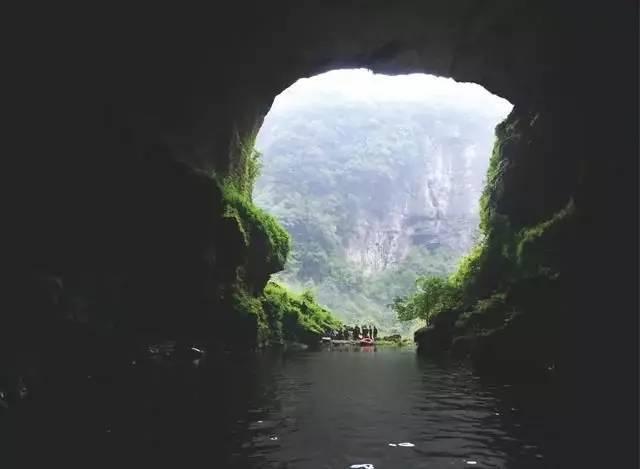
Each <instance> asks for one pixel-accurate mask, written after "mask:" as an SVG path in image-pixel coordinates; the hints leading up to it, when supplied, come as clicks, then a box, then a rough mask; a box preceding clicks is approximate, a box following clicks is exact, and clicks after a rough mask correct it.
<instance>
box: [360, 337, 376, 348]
mask: <svg viewBox="0 0 640 469" xmlns="http://www.w3.org/2000/svg"><path fill="white" fill-rule="evenodd" d="M375 344H376V343H375V341H374V340H373V339H372V338H371V337H364V338H362V339H360V345H362V346H366V345H375Z"/></svg>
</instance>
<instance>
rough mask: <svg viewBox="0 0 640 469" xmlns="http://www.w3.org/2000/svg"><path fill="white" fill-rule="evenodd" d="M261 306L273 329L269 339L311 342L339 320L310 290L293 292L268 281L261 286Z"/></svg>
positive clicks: (338, 323)
mask: <svg viewBox="0 0 640 469" xmlns="http://www.w3.org/2000/svg"><path fill="white" fill-rule="evenodd" d="M262 306H263V309H264V311H265V313H266V317H267V318H268V323H269V326H270V328H271V331H272V334H273V336H272V341H273V342H282V341H283V340H287V341H296V342H303V343H312V342H315V341H317V340H319V339H320V337H321V336H322V335H324V334H326V333H327V332H328V331H331V330H337V329H340V328H341V327H342V323H341V322H340V321H339V320H338V319H336V318H335V317H334V316H333V314H332V313H331V312H330V311H329V310H327V309H325V308H323V307H322V306H320V305H319V304H318V303H317V302H316V301H315V298H314V296H313V294H312V293H311V292H310V291H305V292H304V293H302V294H301V295H296V294H294V293H292V292H290V291H288V290H287V289H286V288H284V287H283V286H281V285H279V284H277V283H275V282H269V283H268V284H267V286H266V288H265V290H264V295H263V297H262Z"/></svg>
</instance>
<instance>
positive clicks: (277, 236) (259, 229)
mask: <svg viewBox="0 0 640 469" xmlns="http://www.w3.org/2000/svg"><path fill="white" fill-rule="evenodd" d="M222 192H223V197H224V202H225V216H226V217H228V218H233V219H235V220H236V222H237V223H238V227H239V228H240V231H241V233H242V235H243V237H244V241H245V245H246V246H247V247H250V246H251V244H252V240H254V239H256V238H257V237H259V238H260V239H262V240H267V244H268V248H269V249H268V250H267V252H266V253H265V256H266V259H265V261H266V264H267V265H268V266H270V267H272V268H273V269H275V270H273V271H278V270H281V269H282V268H283V267H284V265H285V262H286V259H287V254H288V253H289V248H290V239H289V234H288V233H287V231H286V230H285V229H284V228H283V227H282V226H281V225H280V224H279V223H278V222H277V221H276V219H275V218H273V217H272V216H271V215H269V214H268V213H266V212H265V211H264V210H262V209H260V208H259V207H257V206H256V205H254V204H253V203H252V202H251V200H249V199H248V198H247V197H245V196H243V195H242V194H241V193H240V192H238V191H237V190H236V189H235V188H234V187H233V186H232V185H226V186H223V188H222Z"/></svg>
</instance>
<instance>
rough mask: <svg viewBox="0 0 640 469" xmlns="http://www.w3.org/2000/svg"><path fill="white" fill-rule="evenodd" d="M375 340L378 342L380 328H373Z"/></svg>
mask: <svg viewBox="0 0 640 469" xmlns="http://www.w3.org/2000/svg"><path fill="white" fill-rule="evenodd" d="M373 340H378V328H377V327H376V326H373Z"/></svg>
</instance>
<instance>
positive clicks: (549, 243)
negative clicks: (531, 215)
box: [516, 199, 576, 275]
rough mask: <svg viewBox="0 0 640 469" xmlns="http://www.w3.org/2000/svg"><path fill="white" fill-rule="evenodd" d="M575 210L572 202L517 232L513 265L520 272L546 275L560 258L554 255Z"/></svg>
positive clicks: (572, 218)
mask: <svg viewBox="0 0 640 469" xmlns="http://www.w3.org/2000/svg"><path fill="white" fill-rule="evenodd" d="M575 213H576V207H575V203H574V201H573V199H570V200H569V202H567V205H566V206H565V207H563V208H562V209H561V210H559V211H558V212H556V213H555V214H554V215H553V216H552V217H551V218H549V219H548V220H545V221H544V222H542V223H539V224H537V225H535V226H532V227H528V228H525V229H523V230H521V232H520V233H518V241H517V248H516V256H517V264H518V266H519V268H520V269H521V270H522V272H523V273H527V274H529V275H531V274H541V273H546V274H549V273H550V272H551V271H552V270H553V269H552V267H553V264H555V263H556V262H557V260H558V259H559V258H561V257H562V253H561V252H558V249H559V246H561V245H563V243H562V238H563V237H564V238H566V237H567V236H568V235H569V236H570V234H568V233H567V231H570V230H571V228H572V221H573V220H574V219H575V218H574V216H575Z"/></svg>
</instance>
